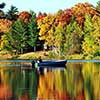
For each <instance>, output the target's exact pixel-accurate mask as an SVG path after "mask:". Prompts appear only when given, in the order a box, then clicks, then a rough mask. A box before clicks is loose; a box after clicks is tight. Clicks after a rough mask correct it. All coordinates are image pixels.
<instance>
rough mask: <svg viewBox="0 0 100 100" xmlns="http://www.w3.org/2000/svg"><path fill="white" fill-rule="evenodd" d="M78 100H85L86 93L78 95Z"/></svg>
mask: <svg viewBox="0 0 100 100" xmlns="http://www.w3.org/2000/svg"><path fill="white" fill-rule="evenodd" d="M76 100H85V95H84V91H82V92H80V93H79V94H78V95H77V97H76Z"/></svg>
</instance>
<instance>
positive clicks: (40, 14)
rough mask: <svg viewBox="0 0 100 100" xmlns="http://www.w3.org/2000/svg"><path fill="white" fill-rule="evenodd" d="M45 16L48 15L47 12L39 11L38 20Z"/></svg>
mask: <svg viewBox="0 0 100 100" xmlns="http://www.w3.org/2000/svg"><path fill="white" fill-rule="evenodd" d="M45 16H46V14H45V13H39V14H38V16H37V20H40V19H42V18H43V17H45Z"/></svg>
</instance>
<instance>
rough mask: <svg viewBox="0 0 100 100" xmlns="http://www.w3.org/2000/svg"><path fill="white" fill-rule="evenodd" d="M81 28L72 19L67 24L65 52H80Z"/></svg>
mask: <svg viewBox="0 0 100 100" xmlns="http://www.w3.org/2000/svg"><path fill="white" fill-rule="evenodd" d="M80 32H81V29H80V28H79V26H78V24H77V23H76V21H75V20H74V19H72V21H71V23H70V24H69V25H67V29H66V33H67V34H66V43H65V50H66V52H67V54H73V53H80V44H81V41H80V39H81V37H80Z"/></svg>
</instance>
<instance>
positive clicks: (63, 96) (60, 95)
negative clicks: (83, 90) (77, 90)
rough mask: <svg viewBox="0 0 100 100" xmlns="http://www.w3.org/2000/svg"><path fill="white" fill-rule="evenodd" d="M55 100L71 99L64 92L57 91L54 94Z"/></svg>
mask: <svg viewBox="0 0 100 100" xmlns="http://www.w3.org/2000/svg"><path fill="white" fill-rule="evenodd" d="M56 100H71V97H70V96H69V94H68V93H66V92H61V91H58V92H57V93H56Z"/></svg>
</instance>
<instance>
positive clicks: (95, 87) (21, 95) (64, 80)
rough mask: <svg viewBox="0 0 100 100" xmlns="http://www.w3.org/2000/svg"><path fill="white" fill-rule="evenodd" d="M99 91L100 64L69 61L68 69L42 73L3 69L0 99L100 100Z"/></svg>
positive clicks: (0, 80) (19, 69) (49, 70)
mask: <svg viewBox="0 0 100 100" xmlns="http://www.w3.org/2000/svg"><path fill="white" fill-rule="evenodd" d="M10 64H11V62H10ZM14 64H16V63H14ZM99 89H100V62H81V61H80V62H73V61H72V62H70V61H69V62H68V63H67V64H66V68H65V69H60V68H59V69H57V68H56V69H48V70H47V69H45V70H44V72H42V73H41V72H40V71H38V70H36V69H31V67H30V66H29V67H28V66H27V67H26V66H25V67H24V66H23V67H18V66H12V67H9V66H5V67H4V66H2V65H1V66H0V100H100V91H99Z"/></svg>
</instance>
